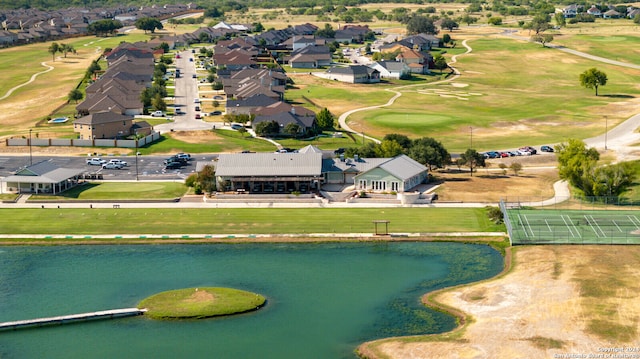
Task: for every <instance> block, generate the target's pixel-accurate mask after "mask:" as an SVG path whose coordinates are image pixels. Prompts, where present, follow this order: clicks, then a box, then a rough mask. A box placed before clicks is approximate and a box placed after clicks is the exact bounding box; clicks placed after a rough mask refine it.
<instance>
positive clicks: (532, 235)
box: [522, 215, 536, 237]
mask: <svg viewBox="0 0 640 359" xmlns="http://www.w3.org/2000/svg"><path fill="white" fill-rule="evenodd" d="M522 217H524V220H525V221H527V227H529V233H531V237H535V236H536V235H535V234H534V233H533V229H531V225H530V224H529V219H527V216H525V215H522Z"/></svg>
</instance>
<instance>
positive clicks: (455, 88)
mask: <svg viewBox="0 0 640 359" xmlns="http://www.w3.org/2000/svg"><path fill="white" fill-rule="evenodd" d="M454 35H455V34H454ZM468 44H469V46H471V47H472V48H473V51H472V52H471V53H470V54H465V55H463V56H459V57H458V63H457V64H456V65H455V66H456V67H457V68H458V69H459V70H460V71H461V73H462V76H461V77H460V78H458V79H456V80H455V81H453V82H449V83H441V84H436V85H428V84H425V85H424V86H420V85H418V86H411V87H402V88H399V89H398V90H399V91H401V92H402V93H403V96H402V97H400V98H398V99H397V100H396V102H395V104H394V105H392V106H390V107H386V108H382V109H374V110H369V111H362V112H357V113H355V114H353V115H351V116H350V117H349V118H348V123H349V125H350V126H352V127H353V128H354V130H356V131H358V132H361V131H364V132H365V133H367V134H369V135H373V136H376V137H379V138H382V137H383V136H384V135H385V134H387V133H402V134H405V135H408V136H411V137H422V136H429V137H434V138H436V139H438V140H440V141H441V142H443V144H444V145H445V147H447V149H449V150H450V151H461V150H464V149H466V148H468V146H469V131H470V130H469V127H473V145H474V147H476V148H479V149H492V148H493V147H495V146H496V144H497V143H499V144H500V146H501V147H500V148H509V147H518V146H522V145H524V144H527V143H529V144H540V143H555V142H561V141H562V140H564V139H565V138H567V137H577V138H588V137H591V136H594V135H597V134H600V133H602V132H604V123H603V118H604V116H605V115H607V116H608V119H609V121H610V122H609V125H610V126H614V125H615V124H617V123H619V122H621V121H622V120H626V119H627V118H628V117H630V116H631V115H633V114H635V113H637V111H638V110H639V104H638V103H637V101H636V102H631V100H632V99H633V98H634V96H635V95H634V94H636V93H637V88H638V87H637V86H638V85H637V84H638V82H639V81H640V70H634V69H628V68H620V67H617V66H613V65H607V64H604V63H599V62H595V61H590V60H587V59H584V58H581V57H578V56H574V55H570V54H566V53H564V52H561V51H558V50H555V49H550V48H543V47H542V46H540V45H539V44H532V43H527V42H523V41H517V40H513V39H508V38H500V37H499V38H478V39H473V40H470V41H469V42H468ZM591 67H596V68H598V69H600V70H601V71H604V72H605V73H606V74H607V76H608V82H607V85H606V86H602V87H600V89H599V94H600V96H597V97H596V96H595V94H594V90H589V89H585V88H583V87H582V86H580V82H579V74H580V73H582V72H584V71H585V70H587V69H588V68H591ZM381 103H383V102H381ZM330 109H331V108H330Z"/></svg>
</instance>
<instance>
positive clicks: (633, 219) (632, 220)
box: [627, 215, 640, 229]
mask: <svg viewBox="0 0 640 359" xmlns="http://www.w3.org/2000/svg"><path fill="white" fill-rule="evenodd" d="M627 218H629V220H630V221H631V223H633V225H634V226H636V229H640V227H638V223H637V222H636V221H638V222H640V220H638V217H636V216H633V217H632V216H631V215H629V216H627Z"/></svg>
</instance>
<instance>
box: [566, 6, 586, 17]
mask: <svg viewBox="0 0 640 359" xmlns="http://www.w3.org/2000/svg"><path fill="white" fill-rule="evenodd" d="M580 7H581V6H580ZM578 10H579V6H578V5H577V4H571V5H569V6H567V7H565V8H564V9H562V15H563V16H564V17H565V18H572V17H576V16H578Z"/></svg>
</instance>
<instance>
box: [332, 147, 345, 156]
mask: <svg viewBox="0 0 640 359" xmlns="http://www.w3.org/2000/svg"><path fill="white" fill-rule="evenodd" d="M344 151H345V149H344V147H340V148H338V149H337V150H335V151H333V154H335V155H341V154H343V153H344Z"/></svg>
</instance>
